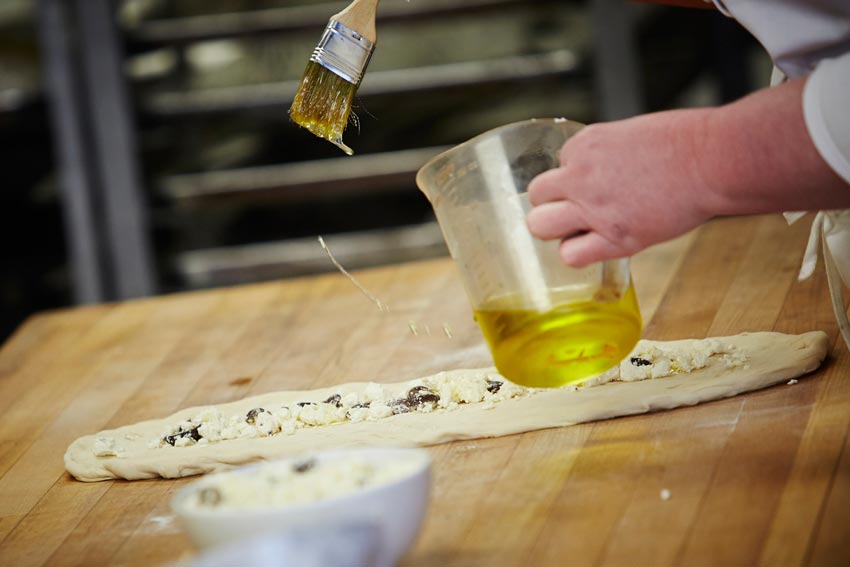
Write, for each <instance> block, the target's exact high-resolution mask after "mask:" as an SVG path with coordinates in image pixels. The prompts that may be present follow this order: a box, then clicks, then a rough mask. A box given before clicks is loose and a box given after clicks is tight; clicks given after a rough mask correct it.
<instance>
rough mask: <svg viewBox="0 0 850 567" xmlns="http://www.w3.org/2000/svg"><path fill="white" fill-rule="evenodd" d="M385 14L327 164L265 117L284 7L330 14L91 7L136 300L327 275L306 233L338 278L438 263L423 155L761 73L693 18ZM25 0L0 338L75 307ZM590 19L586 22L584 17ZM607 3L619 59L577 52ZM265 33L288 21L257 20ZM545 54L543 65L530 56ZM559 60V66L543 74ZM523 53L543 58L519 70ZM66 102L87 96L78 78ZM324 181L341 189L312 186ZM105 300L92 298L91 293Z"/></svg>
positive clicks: (668, 13) (283, 71) (290, 76)
mask: <svg viewBox="0 0 850 567" xmlns="http://www.w3.org/2000/svg"><path fill="white" fill-rule="evenodd" d="M402 3H404V4H406V5H405V6H401V8H403V9H405V10H409V11H410V13H409V14H407V15H403V16H401V17H397V18H396V17H393V18H389V19H387V20H386V21H384V20H379V23H378V32H379V37H380V39H379V44H378V48H377V50H376V52H375V56H374V58H373V60H372V63H371V64H370V67H369V72H368V73H367V75H366V79H365V80H364V82H363V85H362V86H361V89H360V92H361V95H360V96H358V99H357V100H356V103H355V105H356V107H355V113H356V114H357V116H358V117H359V129H358V128H354V127H350V128H349V129H348V130H347V132H346V141H347V143H348V144H349V145H350V146H352V147H353V148H354V149H355V151H356V155H355V157H353V158H344V159H350V160H352V161H348V162H345V161H340V158H342V156H341V154H340V153H339V151H338V150H337V149H336V148H334V147H333V146H331V145H330V144H327V143H324V142H322V141H320V140H317V139H315V138H312V137H311V136H310V135H309V134H306V133H305V132H304V131H302V130H299V129H297V128H296V127H295V126H293V125H292V124H291V123H290V122H289V120H288V116H287V113H286V110H287V108H288V99H287V93H288V92H289V91H288V90H287V89H291V86H292V84H293V81H296V80H297V79H298V78H299V77H300V74H301V72H302V70H303V68H304V65H305V64H306V61H307V57H308V56H309V53H310V50H311V49H312V47H313V46H314V45H315V43H316V41H317V40H318V37H319V35H320V34H321V29H322V27H323V24H321V23H319V24H317V25H314V24H310V23H309V22H308V23H307V24H305V25H304V26H303V29H292V28H291V26H290V22H291V21H292V20H289V19H287V18H290V16H291V15H292V14H297V13H298V12H297V10H300V9H302V8H303V9H306V10H313V11H315V13H317V14H320V16H321V17H320V20H319V21H321V20H326V19H327V17H329V16H330V15H331V14H333V13H334V12H335V11H336V8H338V7H339V6H340V4H338V3H333V4H326V5H325V4H322V3H320V2H309V1H307V0H305V1H302V2H284V1H280V0H277V1H275V0H126V1H124V2H115V3H113V4H112V6H111V8H112V10H113V15H114V23H115V26H116V30H117V34H118V35H117V37H118V46H119V50H118V53H117V57H119V60H120V61H121V69H122V79H123V81H124V83H125V85H126V87H127V89H128V91H127V92H128V104H129V106H128V118H129V124H131V126H132V137H133V140H134V143H135V149H136V150H135V151H134V152H133V156H132V157H133V159H134V160H136V162H137V165H138V172H139V187H140V192H141V196H140V203H141V207H142V208H143V209H144V211H143V212H144V216H145V218H146V219H147V224H146V227H145V233H144V235H145V238H146V239H147V242H148V243H149V245H150V250H151V253H152V266H153V270H152V281H153V288H152V292H153V293H168V292H174V291H180V290H185V289H194V288H200V287H208V286H218V285H230V284H235V283H240V282H249V281H259V280H264V279H270V278H279V277H290V276H295V275H300V274H304V273H312V272H316V271H322V270H328V269H332V266H330V264H329V262H327V258H325V257H324V256H323V252H322V250H321V249H320V248H319V246H318V245H317V244H315V236H316V235H318V234H323V235H331V236H330V237H329V242H332V241H333V242H336V245H335V247H334V248H335V249H336V250H338V254H337V255H338V256H339V257H340V260H341V261H342V262H343V264H345V265H346V266H347V267H349V268H358V267H365V266H370V265H378V264H383V263H388V262H397V261H405V260H410V259H416V258H423V257H428V256H434V255H439V254H443V253H445V251H444V248H443V246H442V243H441V242H440V240H439V233H438V231H435V229H434V226H433V221H432V216H431V212H430V206H429V205H428V203H427V201H426V200H425V199H424V197H422V196H421V194H420V193H419V192H418V190H417V189H416V187H415V184H414V182H413V176H414V174H415V169H416V167H417V166H418V165H421V163H422V162H424V159H425V157H423V156H427V155H429V151H431V149H434V148H440V147H444V146H447V145H452V144H456V143H458V142H461V141H463V140H465V139H468V138H469V137H471V136H474V135H476V134H478V133H480V132H482V131H484V130H487V129H489V128H492V127H495V126H498V125H500V124H504V123H507V122H510V121H514V120H521V119H525V118H531V117H535V116H537V117H542V116H565V117H568V118H571V119H573V120H578V121H581V122H586V123H587V122H594V121H599V120H605V119H611V118H618V117H622V115H624V114H625V115H628V114H633V113H636V112H643V111H656V110H662V109H668V108H677V107H683V106H700V105H714V104H721V103H724V102H728V101H731V100H734V99H736V98H738V97H740V96H742V95H744V94H746V93H747V92H750V91H752V90H754V89H756V88H758V87H761V86H763V85H765V84H766V81H767V76H768V75H769V72H770V63H769V60H768V59H767V58H766V56H765V54H764V53H763V51H762V50H761V49H760V48H759V46H758V45H757V44H756V43H755V42H754V41H753V40H752V38H751V37H750V36H749V35H748V34H747V33H746V32H745V31H744V30H742V29H741V28H739V27H738V26H737V24H735V22H733V21H731V20H727V19H726V18H725V17H723V16H722V15H720V14H719V13H716V12H714V11H709V10H688V9H683V8H672V7H662V6H654V5H634V4H628V3H626V2H622V3H621V2H607V1H606V2H601V3H599V4H598V5H594V4H593V3H590V2H570V1H542V0H541V1H526V2H509V1H503V2H493V3H490V5H487V6H483V7H481V6H478V7H476V2H473V1H471V0H470V1H465V0H458V1H457V2H454V3H453V5H454V7H455V9H453V10H443V11H442V12H440V11H438V10H436V9H435V7H434V6H433V5H429V4H428V0H411V2H409V3H406V2H403V0H396V2H395V4H393V3H392V2H390V0H385V2H384V3H383V4H382V6H381V10H380V11H379V15H380V14H383V13H384V12H385V11H392V10H391V9H392V8H396V9H398V8H399V6H398V5H400V4H402ZM478 4H481V3H480V2H479V3H478ZM40 9H41V8H40V5H39V4H38V3H36V2H33V1H30V0H3V1H2V2H0V148H2V152H0V171H2V189H0V246H2V272H0V338H3V337H5V336H7V335H8V334H9V333H11V332H13V330H14V329H15V327H16V326H17V325H19V324H20V323H21V321H23V320H24V319H25V318H26V317H27V316H29V315H30V314H32V313H34V312H37V311H40V310H44V309H52V308H59V307H63V306H68V305H72V304H74V303H75V302H79V301H81V298H80V294H79V293H78V291H79V290H77V292H76V293H75V287H74V286H75V280H74V276H73V270H72V269H71V260H70V258H69V242H68V239H69V238H70V236H69V234H70V233H69V230H70V229H69V225H68V221H67V219H68V217H67V216H66V214H65V213H63V204H62V203H63V201H62V199H61V195H62V193H61V191H62V190H63V183H62V176H61V170H60V168H59V167H58V166H57V154H58V153H59V152H61V151H62V150H61V148H62V145H61V142H59V141H58V140H57V139H55V138H54V137H53V133H54V132H55V129H54V127H53V123H52V116H53V115H52V114H51V113H50V101H53V100H54V99H53V98H52V97H51V92H50V90H49V89H48V88H47V87H46V85H50V84H51V82H50V81H49V80H48V79H49V78H50V77H49V74H48V73H47V72H46V70H45V64H44V62H45V57H44V53H43V46H44V45H45V43H44V37H42V36H40V35H39V30H40V29H42V30H43V29H45V28H44V26H43V25H42V26H40V25H39V15H40ZM594 9H597V10H600V9H604V10H605V11H603V12H602V15H603V17H602V18H601V19H600V18H599V17H598V14H599V13H598V12H597V17H596V18H595V19H594V16H593V14H594V12H593V10H594ZM285 10H296V12H286V11H285ZM429 10H430V11H429ZM624 13H627V14H628V26H627V32H628V33H627V34H620V35H616V34H617V31H616V30H614V32H613V33H614V34H615V35H614V36H613V37H614V40H617V39H618V38H619V39H622V40H624V41H626V43H627V47H628V49H627V53H630V56H631V57H632V60H631V61H630V62H629V61H628V60H627V59H628V57H621V59H623V61H619V60H617V59H616V58H615V59H614V60H613V62H612V60H610V59H605V58H604V57H600V53H599V50H600V48H599V45H600V42H605V41H611V40H610V39H609V38H610V37H612V36H611V33H612V32H611V30H607V32H608V35H606V33H605V31H604V30H603V31H600V26H599V25H596V26H594V23H598V22H600V21H603V22H604V21H608V19H607V18H609V16H610V15H611V14H613V16H610V17H611V18H621V17H622V15H623V14H624ZM240 14H241V15H245V14H248V15H249V16H252V17H250V18H247V19H245V18H242V19H240ZM212 16H216V17H219V18H220V19H219V20H215V19H210V18H211V17H212ZM205 18H206V19H205ZM276 21H284V26H283V27H285V28H287V27H288V29H286V30H285V31H282V32H281V31H280V30H279V29H275V26H274V25H271V24H273V23H274V22H276ZM612 21H613V20H612ZM216 22H218V24H217V25H219V28H216V27H215V25H212V24H216ZM211 25H212V27H210V26H211ZM67 26H68V30H69V33H70V34H71V36H72V38H73V39H74V40H76V41H88V38H87V37H86V36H85V34H82V33H81V32H80V30H79V22H74V21H73V18H70V21H69V22H67ZM216 29H218V30H219V31H215V30H216ZM211 30H212V31H211ZM546 54H550V55H551V54H555V55H554V56H553V59H551V61H550V60H548V59H546V57H547V55H546ZM559 57H560V59H559ZM565 57H566V58H567V59H568V60H569V61H572V63H571V64H569V65H567V67H569V69H564V70H559V67H558V65H563V64H564V60H566V59H564V58H565ZM512 58H513V59H512ZM516 58H520V59H516ZM522 58H526V59H522ZM535 58H537V59H535ZM570 58H571V59H570ZM72 60H73V58H72ZM534 61H538V62H539V61H543V62H544V63H546V61H548V62H549V63H546V64H544V65H543V68H542V69H540V70H539V71H537V72H529V69H530V68H531V67H530V66H531V65H532V64H533V63H534ZM558 61H560V63H558ZM511 62H512V63H511ZM553 62H554V63H553ZM461 64H468V65H469V66H468V67H462V68H461V69H466V70H467V71H469V70H474V69H481V70H483V71H482V74H481V76H480V77H477V75H475V74H474V73H472V72H464V73H461V74H460V78H461V79H463V80H459V79H458V77H457V75H456V74H453V73H452V69H455V70H457V69H458V67H452V65H454V66H457V65H461ZM550 64H551V65H550ZM546 65H549V66H548V67H547V66H546ZM603 65H609V66H610V67H611V68H609V69H608V70H609V71H610V72H611V73H612V76H614V77H615V79H616V78H618V77H619V75H618V73H619V69H620V66H621V65H622V66H623V67H622V68H623V69H626V71H628V70H629V69H630V70H631V72H633V73H634V75H635V77H636V78H637V81H636V82H634V85H635V88H636V89H637V90H636V92H637V96H636V97H634V100H632V101H631V102H629V101H626V102H627V103H628V104H626V106H625V107H621V108H620V109H619V110H618V109H613V110H612V109H611V108H606V105H605V104H604V100H605V98H604V97H605V96H606V95H605V93H604V92H602V89H601V87H600V76H601V73H602V72H603V71H604V69H602V68H601V67H602V66H603ZM423 69H425V70H426V71H427V72H426V71H423ZM488 69H489V71H487V70H488ZM506 69H507V71H506ZM500 70H501V71H500ZM70 72H72V73H78V72H79V69H76V68H72V69H70ZM488 73H489V74H488ZM471 76H475V77H477V78H476V79H475V80H472V81H471V80H469V78H468V77H471ZM370 81H371V83H370ZM86 96H87V97H89V98H90V99H91V101H93V102H92V104H95V105H97V104H105V102H104V101H103V99H102V98H100V97H101V96H102V93H99V89H97V88H94V89H91V88H90V89H89V91H88V92H86ZM617 114H619V115H620V116H618V115H617ZM422 148H424V150H423V151H420V152H418V153H417V151H418V150H420V149H422ZM401 150H412V151H413V154H411V156H412V157H410V156H409V157H410V163H409V164H407V165H404V164H401V161H402V160H401V159H400V158H399V157H398V156H397V154H393V153H392V152H398V151H401ZM432 153H433V152H432ZM370 157H371V158H372V161H371V162H368V163H372V164H373V165H374V164H378V165H379V166H380V167H390V169H391V171H390V172H389V173H384V174H376V173H375V172H374V171H371V170H369V169H368V168H367V169H366V170H365V171H366V173H364V174H363V175H362V176H361V177H358V175H359V174H358V171H360V167H361V165H360V164H363V163H367V162H365V161H363V158H370ZM316 160H332V161H316ZM354 160H359V161H354ZM417 160H418V161H417ZM329 164H330V165H329ZM288 165H294V166H296V167H295V168H292V167H290V168H289V169H287V167H285V166H288ZM376 167H377V166H376ZM380 167H379V169H380ZM258 168H259V169H258ZM393 168H394V169H393ZM370 171H371V172H370ZM339 172H343V173H344V174H345V177H344V179H343V180H342V181H340V180H338V179H337V178H335V177H334V174H335V173H339ZM199 174H205V175H199ZM305 175H306V177H307V179H308V180H309V182H305V181H304V176H305ZM97 214H98V215H99V214H101V212H100V211H98V213H97ZM333 235H336V236H337V239H336V240H335V241H334V240H333ZM340 235H342V236H340ZM120 298H121V296H120V293H116V292H115V291H114V290H113V291H111V292H108V293H104V294H103V295H102V297H100V298H97V299H96V300H114V299H120ZM86 301H91V298H89V299H86Z"/></svg>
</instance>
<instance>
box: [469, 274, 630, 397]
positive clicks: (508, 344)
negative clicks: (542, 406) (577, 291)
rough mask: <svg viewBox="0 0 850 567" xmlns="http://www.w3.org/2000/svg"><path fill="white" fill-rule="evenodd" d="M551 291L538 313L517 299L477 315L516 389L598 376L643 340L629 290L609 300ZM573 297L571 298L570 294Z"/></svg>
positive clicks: (503, 301) (501, 299) (486, 306)
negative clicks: (519, 386)
mask: <svg viewBox="0 0 850 567" xmlns="http://www.w3.org/2000/svg"><path fill="white" fill-rule="evenodd" d="M570 295H571V294H570V293H569V292H568V291H565V290H553V291H552V292H551V293H550V297H549V304H550V305H554V307H553V308H551V309H548V310H545V311H542V310H535V309H529V308H527V307H526V306H525V302H524V301H523V300H522V298H521V297H518V296H516V295H511V296H503V297H499V298H496V299H494V300H492V301H490V302H488V303H486V304H484V305H482V306H481V307H480V308H479V309H477V310H476V311H475V319H476V321H477V322H478V325H479V326H480V327H481V330H482V332H483V333H484V337H485V339H487V343H488V344H489V345H490V352H491V353H492V354H493V359H494V360H495V362H496V368H498V370H499V372H500V373H501V374H502V375H503V376H505V377H506V378H508V379H509V380H511V381H512V382H514V383H516V384H521V385H523V386H530V387H549V388H551V387H558V386H565V385H567V384H576V383H580V382H582V381H584V380H586V379H588V378H591V377H593V376H596V375H598V374H601V373H602V372H605V371H606V370H608V369H609V368H611V367H613V366H614V365H615V364H617V363H619V362H620V360H622V359H623V358H624V357H625V356H626V355H628V354H629V352H631V350H632V349H633V348H634V346H635V344H636V343H637V341H638V339H639V338H640V335H641V317H640V309H639V308H638V303H637V296H636V295H635V290H634V287H633V286H631V285H630V286H629V287H628V289H627V290H626V292H625V293H624V294H622V296H619V297H612V298H610V300H599V299H600V298H599V297H597V298H596V299H595V300H582V301H576V300H575V299H571V298H570ZM572 295H573V297H574V293H573V294H572Z"/></svg>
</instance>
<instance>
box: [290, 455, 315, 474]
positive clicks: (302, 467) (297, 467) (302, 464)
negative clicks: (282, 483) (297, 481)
mask: <svg viewBox="0 0 850 567" xmlns="http://www.w3.org/2000/svg"><path fill="white" fill-rule="evenodd" d="M315 466H316V459H307V460H306V461H299V462H297V463H293V464H292V472H296V473H298V474H302V473H305V472H307V471H309V470H310V469H312V468H313V467H315Z"/></svg>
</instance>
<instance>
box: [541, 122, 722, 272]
mask: <svg viewBox="0 0 850 567" xmlns="http://www.w3.org/2000/svg"><path fill="white" fill-rule="evenodd" d="M710 112H711V109H696V110H676V111H669V112H659V113H655V114H648V115H644V116H639V117H637V118H631V119H628V120H621V121H617V122H609V123H603V124H596V125H591V126H587V127H585V128H584V129H582V130H581V131H580V132H579V133H578V134H576V135H575V136H573V137H572V138H571V139H570V140H568V141H567V143H566V144H564V147H563V148H562V150H561V156H560V161H561V166H560V167H558V168H556V169H552V170H550V171H547V172H544V173H542V174H540V175H538V176H537V177H536V178H534V179H533V180H532V181H531V183H530V184H529V186H528V193H529V198H530V200H531V204H532V205H533V206H534V208H533V209H532V210H531V212H529V214H528V218H527V221H528V227H529V229H530V230H531V233H532V234H534V236H536V237H538V238H541V239H543V240H554V239H561V240H562V243H561V247H560V255H561V259H562V260H563V261H564V262H565V263H566V264H568V265H571V266H575V267H583V266H586V265H588V264H592V263H594V262H599V261H602V260H608V259H613V258H622V257H625V256H631V255H632V254H634V253H636V252H638V251H640V250H642V249H644V248H646V247H648V246H650V245H652V244H656V243H658V242H662V241H664V240H668V239H670V238H673V237H676V236H679V235H680V234H684V233H685V232H687V231H689V230H691V229H692V228H694V227H696V226H698V225H699V224H701V223H703V222H704V221H706V220H708V219H709V218H711V217H712V216H714V214H713V213H712V212H711V211H710V210H709V209H708V203H711V202H712V199H711V198H710V193H711V191H712V190H711V188H710V187H709V186H708V185H707V184H706V183H705V182H704V180H703V178H702V176H701V174H700V165H699V164H698V161H699V160H700V159H701V157H702V156H701V155H700V154H699V152H698V148H697V145H696V144H695V140H697V139H698V137H699V136H700V133H701V132H702V131H703V130H702V128H703V126H704V125H705V124H706V123H707V122H708V120H709V117H710Z"/></svg>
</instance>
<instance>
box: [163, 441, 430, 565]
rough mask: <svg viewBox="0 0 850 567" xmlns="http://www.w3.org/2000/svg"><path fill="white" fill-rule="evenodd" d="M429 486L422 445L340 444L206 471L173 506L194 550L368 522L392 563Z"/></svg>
mask: <svg viewBox="0 0 850 567" xmlns="http://www.w3.org/2000/svg"><path fill="white" fill-rule="evenodd" d="M429 486H430V458H429V456H428V452H427V451H425V450H423V449H391V448H390V449H383V448H374V449H368V448H367V449H348V450H343V449H341V450H335V451H326V452H321V453H317V454H314V455H307V456H301V457H298V458H291V459H283V460H279V461H269V462H263V463H258V464H254V465H249V466H246V467H241V468H237V469H234V470H231V471H227V472H222V473H217V474H212V475H208V476H206V477H204V478H202V479H200V480H198V481H196V482H194V483H192V484H191V485H189V486H187V487H185V488H184V489H182V490H181V491H180V492H178V493H177V495H176V496H175V497H174V499H173V501H172V509H173V510H174V512H175V513H176V514H177V516H178V518H179V519H180V521H181V524H182V525H183V526H184V528H185V529H186V531H187V532H188V534H189V537H190V538H191V540H192V541H193V543H195V545H196V546H198V547H200V548H206V547H212V546H217V545H220V544H224V543H229V542H233V541H235V540H241V539H249V538H252V537H256V536H257V535H259V534H261V533H265V532H275V531H285V530H287V529H299V530H304V529H307V530H309V529H310V528H312V527H315V528H316V529H327V528H328V527H329V526H334V525H340V526H344V525H358V524H359V525H363V524H367V525H370V526H374V527H376V528H377V531H378V533H379V534H380V540H381V541H380V542H379V544H378V547H379V549H380V551H379V553H380V555H381V556H382V557H383V558H384V559H385V560H386V561H388V563H389V564H393V563H395V562H396V561H398V559H400V558H401V556H402V555H403V554H404V552H405V551H406V550H407V548H408V547H409V546H410V545H411V544H412V543H413V541H414V539H415V538H416V535H417V534H418V532H419V528H420V526H421V523H422V519H423V518H424V515H425V511H426V508H427V502H428V492H429Z"/></svg>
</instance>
